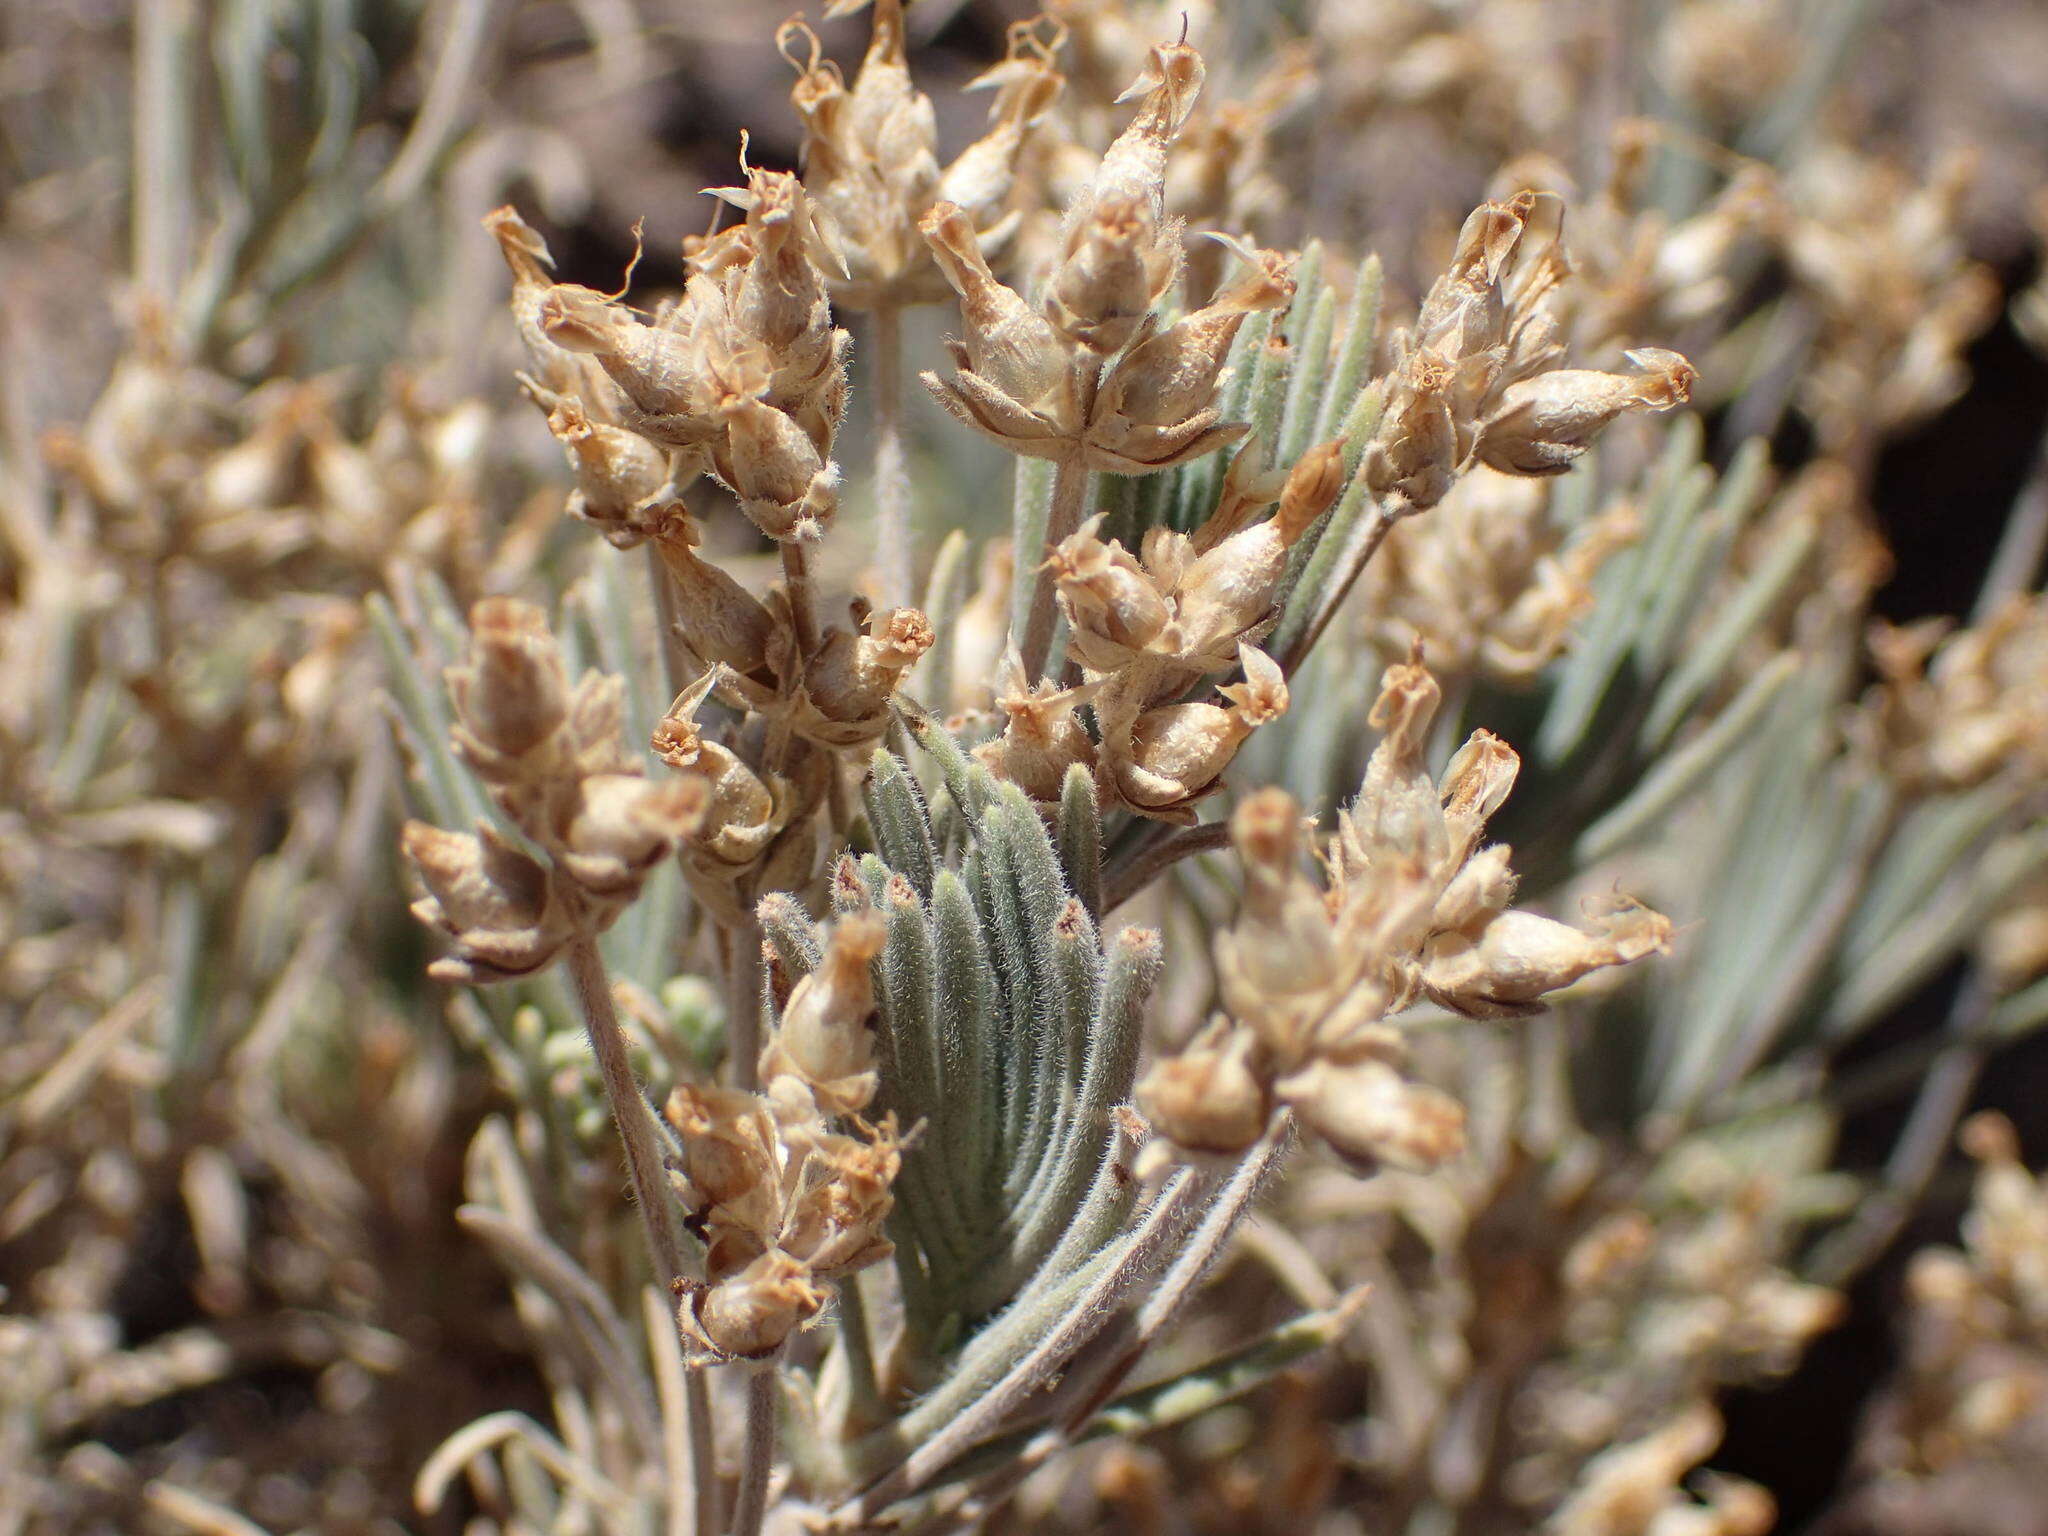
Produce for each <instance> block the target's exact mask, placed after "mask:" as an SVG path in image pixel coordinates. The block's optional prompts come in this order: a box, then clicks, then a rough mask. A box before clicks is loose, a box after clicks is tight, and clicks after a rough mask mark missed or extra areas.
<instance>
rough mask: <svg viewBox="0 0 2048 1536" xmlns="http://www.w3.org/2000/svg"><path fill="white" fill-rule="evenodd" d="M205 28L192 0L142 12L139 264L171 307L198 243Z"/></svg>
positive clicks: (150, 288)
mask: <svg viewBox="0 0 2048 1536" xmlns="http://www.w3.org/2000/svg"><path fill="white" fill-rule="evenodd" d="M197 31H198V14H197V7H196V6H195V5H194V4H193V3H192V0H158V3H157V4H155V5H145V6H143V7H142V9H141V10H139V11H138V12H137V13H136V18H135V189H134V208H135V212H134V217H133V220H132V224H133V244H134V251H133V257H132V261H133V266H134V270H135V275H136V278H137V280H138V281H137V286H138V287H139V288H140V290H141V291H142V292H143V293H144V294H146V295H147V296H148V297H150V298H152V299H154V300H155V301H156V302H157V303H159V304H161V305H162V306H163V307H164V309H165V310H166V311H167V312H168V311H169V310H170V309H171V307H172V305H173V304H174V303H175V302H176V300H177V296H178V289H179V286H180V284H181V283H182V281H183V279H184V276H185V266H186V260H187V258H188V256H189V255H190V252H191V242H192V101H191V90H190V86H189V84H188V81H189V78H190V71H191V69H192V67H193V65H192V57H191V55H192V43H193V37H194V34H195V33H196V32H197Z"/></svg>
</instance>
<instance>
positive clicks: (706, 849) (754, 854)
mask: <svg viewBox="0 0 2048 1536" xmlns="http://www.w3.org/2000/svg"><path fill="white" fill-rule="evenodd" d="M688 698H689V696H688V695H687V694H686V695H684V696H683V699H679V700H678V701H677V702H676V704H674V705H671V706H670V712H669V713H668V714H667V715H666V716H664V717H663V718H662V719H661V720H660V721H659V722H658V723H657V724H656V725H655V727H654V733H653V737H652V739H651V742H650V746H651V748H652V750H653V752H654V755H655V756H656V757H658V758H660V759H661V760H662V761H663V762H665V763H667V764H668V765H669V766H670V767H671V768H690V769H694V770H696V771H697V772H698V773H699V774H701V775H702V776H703V778H704V780H705V782H706V784H707V785H708V793H707V795H706V797H705V801H704V807H703V820H702V822H701V824H700V825H699V827H698V829H697V834H696V836H695V838H694V839H693V840H692V842H691V845H690V854H691V860H692V863H693V864H695V865H696V866H698V867H699V868H700V869H701V868H703V867H705V866H723V867H724V868H725V869H727V870H737V869H741V868H744V867H746V866H748V865H750V864H752V863H753V862H754V861H755V860H756V859H758V858H760V856H761V855H762V854H763V853H764V852H766V851H767V848H768V846H769V844H770V843H771V842H773V841H774V839H775V837H776V835H777V834H778V833H779V832H781V830H782V829H783V827H784V826H785V825H786V824H787V821H786V818H785V816H784V815H783V814H782V807H780V806H779V805H778V804H777V803H776V797H775V793H774V791H773V790H771V789H770V788H769V786H768V785H767V784H766V783H764V782H763V781H762V779H761V777H760V775H759V774H757V773H755V771H754V770H753V769H752V768H751V767H749V766H748V765H747V763H746V762H744V761H743V760H742V759H741V758H740V756H739V755H738V754H737V753H735V752H734V751H733V750H732V749H731V748H730V747H728V746H726V745H725V744H724V743H722V742H717V741H707V740H705V739H704V738H703V737H702V736H701V735H700V734H699V733H698V731H697V726H696V723H695V721H694V720H693V719H691V718H690V713H689V711H690V710H692V709H694V707H695V704H694V702H690V703H685V702H684V701H685V700H687V699H688Z"/></svg>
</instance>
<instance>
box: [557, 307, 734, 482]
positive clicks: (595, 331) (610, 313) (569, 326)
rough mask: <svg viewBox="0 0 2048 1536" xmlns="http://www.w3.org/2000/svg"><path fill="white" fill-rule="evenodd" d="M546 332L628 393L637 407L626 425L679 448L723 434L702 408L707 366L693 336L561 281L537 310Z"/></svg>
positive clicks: (691, 446)
mask: <svg viewBox="0 0 2048 1536" xmlns="http://www.w3.org/2000/svg"><path fill="white" fill-rule="evenodd" d="M536 317H537V320H538V323H539V325H540V329H541V333H542V334H543V335H544V336H546V337H547V339H548V340H549V341H551V342H553V343H554V344H555V345H556V346H558V347H561V348H563V349H564V350H566V351H569V352H577V353H583V354H587V355H588V356H591V357H594V358H596V360H597V362H598V365H599V366H600V367H602V368H603V369H604V371H605V372H606V373H607V374H609V375H611V377H612V380H613V382H615V383H616V384H617V385H618V387H619V388H620V389H621V390H623V391H624V392H625V395H626V398H627V399H628V400H630V401H631V402H632V406H633V410H632V413H631V414H630V415H629V418H628V420H627V422H626V425H628V426H630V427H631V428H632V429H633V430H634V431H635V432H638V433H640V434H641V435H642V436H644V437H650V438H652V439H654V440H655V441H656V442H659V443H666V444H668V445H670V446H671V447H676V448H697V447H701V446H703V445H704V444H705V443H707V442H708V441H709V440H710V439H711V438H712V437H713V436H715V435H716V428H715V427H714V426H713V425H712V423H710V422H709V421H706V420H705V419H704V417H703V414H702V413H701V411H700V410H699V409H698V403H697V402H698V390H699V387H700V384H699V381H700V379H701V377H702V362H701V360H700V358H699V355H698V350H697V348H696V347H695V346H693V345H692V343H691V340H690V338H689V337H688V336H686V335H683V334H680V333H679V332H676V331H673V330H668V329H666V328H663V327H658V326H650V325H643V324H641V323H640V322H639V321H638V320H635V319H633V318H632V317H631V316H630V315H629V314H628V313H627V312H626V311H625V310H624V309H622V308H621V307H620V305H619V304H618V302H617V301H616V300H615V299H613V298H611V297H610V296H609V295H607V294H602V293H599V292H598V291H597V290H596V289H594V288H582V287H578V286H576V285H574V284H571V283H559V284H557V285H556V286H555V287H553V288H551V289H549V290H548V294H547V297H546V298H544V299H543V300H542V301H541V303H540V306H539V308H538V309H537V311H536Z"/></svg>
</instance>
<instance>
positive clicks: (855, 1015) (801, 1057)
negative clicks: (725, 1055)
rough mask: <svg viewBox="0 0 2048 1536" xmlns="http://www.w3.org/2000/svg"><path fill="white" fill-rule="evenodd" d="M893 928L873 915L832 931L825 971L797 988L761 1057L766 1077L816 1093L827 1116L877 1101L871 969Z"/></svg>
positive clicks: (863, 915)
mask: <svg viewBox="0 0 2048 1536" xmlns="http://www.w3.org/2000/svg"><path fill="white" fill-rule="evenodd" d="M887 941H888V926H887V924H885V923H884V922H883V921H882V920H881V918H879V917H877V916H875V915H873V914H872V913H861V914H858V915H855V916H851V917H845V918H841V919H840V920H839V921H838V922H837V923H835V924H834V925H833V928H832V935H831V938H830V939H829V940H828V941H827V942H826V945H825V955H824V958H823V960H821V961H820V962H819V965H818V968H817V969H816V970H815V971H813V972H811V973H810V975H808V976H806V977H804V978H803V980H801V981H799V982H798V983H797V984H796V989H795V990H794V991H793V992H791V993H790V995H789V1004H788V1006H787V1007H785V1008H784V1009H783V1010H782V1022H781V1025H780V1027H779V1028H778V1029H777V1030H776V1032H775V1037H774V1039H773V1040H771V1041H770V1042H769V1044H768V1048H767V1049H766V1050H765V1051H764V1052H763V1053H762V1057H761V1077H762V1080H763V1081H768V1080H771V1079H773V1078H774V1077H776V1076H778V1075H780V1074H788V1075H790V1076H793V1077H795V1078H797V1079H799V1080H800V1081H801V1082H802V1083H803V1084H804V1085H805V1086H806V1087H808V1088H809V1089H810V1090H811V1093H812V1096H813V1097H814V1099H815V1100H816V1102H817V1106H818V1110H819V1112H820V1113H822V1114H852V1113H856V1112H858V1111H859V1110H862V1109H865V1108H866V1107H867V1105H868V1101H869V1100H871V1099H872V1098H873V1097H874V1095H875V1070H874V1066H875V1035H874V1022H873V1014H874V1011H875V989H874V983H873V981H872V979H871V978H870V976H869V972H868V962H869V961H871V960H873V959H874V958H875V956H877V955H879V954H880V953H881V952H882V946H883V945H884V944H885V943H886V942H887Z"/></svg>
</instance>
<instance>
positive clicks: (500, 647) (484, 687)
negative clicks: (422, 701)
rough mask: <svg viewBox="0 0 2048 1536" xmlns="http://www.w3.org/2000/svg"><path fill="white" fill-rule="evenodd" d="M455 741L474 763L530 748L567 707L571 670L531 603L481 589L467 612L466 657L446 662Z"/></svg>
mask: <svg viewBox="0 0 2048 1536" xmlns="http://www.w3.org/2000/svg"><path fill="white" fill-rule="evenodd" d="M448 691H449V693H450V695H451V697H452V698H453V700H454V704H455V715H456V719H457V722H458V724H457V725H456V728H455V739H456V743H457V745H458V746H459V747H460V748H461V749H462V750H463V752H464V754H465V755H466V756H468V757H469V758H470V760H471V761H472V763H473V764H474V765H475V766H477V767H478V769H479V771H484V769H485V765H486V764H487V763H493V762H496V761H497V760H499V759H516V758H520V757H524V756H525V755H526V754H528V753H530V752H532V751H533V750H534V749H535V748H536V747H538V746H540V745H541V743H543V742H545V741H546V740H547V739H548V738H549V737H550V736H552V735H554V733H555V732H556V731H557V730H558V729H559V728H560V727H561V725H562V723H563V721H564V720H565V719H567V718H568V713H569V675H568V672H567V670H566V669H565V668H564V667H563V665H562V653H561V651H560V650H559V649H557V648H556V645H555V637H554V636H553V635H551V634H550V633H549V632H548V625H547V616H546V615H545V614H543V613H542V612H541V611H540V609H538V608H536V607H534V606H533V605H532V604H530V603H521V602H517V601H514V600H513V599H512V598H509V597H487V598H485V599H484V600H483V601H482V602H480V603H478V604H477V605H476V606H475V607H474V608H472V609H470V612H469V659H468V661H467V662H465V663H464V664H463V665H461V666H457V667H450V668H449V669H448Z"/></svg>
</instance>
